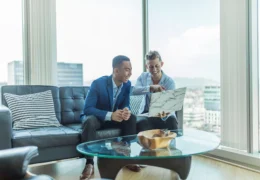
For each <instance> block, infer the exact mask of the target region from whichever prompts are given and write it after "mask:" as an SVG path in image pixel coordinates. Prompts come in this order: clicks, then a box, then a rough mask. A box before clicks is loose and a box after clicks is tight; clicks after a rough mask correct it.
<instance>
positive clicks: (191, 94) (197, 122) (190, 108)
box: [183, 89, 205, 127]
mask: <svg viewBox="0 0 260 180" xmlns="http://www.w3.org/2000/svg"><path fill="white" fill-rule="evenodd" d="M183 109H184V110H183V122H184V123H185V125H187V126H189V127H190V126H191V127H201V126H202V125H203V123H204V112H205V110H204V107H203V90H202V89H187V91H186V95H185V99H184V106H183Z"/></svg>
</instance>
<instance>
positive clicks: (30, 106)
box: [4, 90, 60, 130]
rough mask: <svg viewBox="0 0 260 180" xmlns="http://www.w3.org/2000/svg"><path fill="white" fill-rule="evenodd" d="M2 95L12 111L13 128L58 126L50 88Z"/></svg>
mask: <svg viewBox="0 0 260 180" xmlns="http://www.w3.org/2000/svg"><path fill="white" fill-rule="evenodd" d="M4 96H5V100H6V102H7V104H8V107H9V108H10V110H11V112H12V117H13V129H16V130H17V129H29V128H40V127H50V126H55V127H58V126H60V123H59V121H58V120H57V118H56V115H55V112H54V104H53V98H52V94H51V91H50V90H48V91H44V92H39V93H33V94H27V95H15V94H10V93H4Z"/></svg>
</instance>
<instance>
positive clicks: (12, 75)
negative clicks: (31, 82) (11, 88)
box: [7, 61, 24, 85]
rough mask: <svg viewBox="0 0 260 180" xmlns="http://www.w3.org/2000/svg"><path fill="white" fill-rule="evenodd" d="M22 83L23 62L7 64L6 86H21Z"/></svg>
mask: <svg viewBox="0 0 260 180" xmlns="http://www.w3.org/2000/svg"><path fill="white" fill-rule="evenodd" d="M23 81H24V78H23V62H22V61H12V62H10V63H8V81H7V83H8V85H22V84H24V82H23Z"/></svg>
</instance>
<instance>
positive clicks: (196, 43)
mask: <svg viewBox="0 0 260 180" xmlns="http://www.w3.org/2000/svg"><path fill="white" fill-rule="evenodd" d="M162 54H163V56H164V61H165V62H166V65H165V67H164V68H165V70H166V71H167V72H168V73H170V74H169V75H170V76H174V77H176V76H178V77H204V78H211V79H214V80H219V79H220V30H219V25H215V26H199V27H195V28H189V29H187V30H185V31H183V32H182V33H180V34H179V35H176V36H173V37H170V38H168V41H167V44H166V47H165V49H163V50H162Z"/></svg>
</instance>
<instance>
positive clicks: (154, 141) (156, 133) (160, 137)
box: [137, 129, 177, 149]
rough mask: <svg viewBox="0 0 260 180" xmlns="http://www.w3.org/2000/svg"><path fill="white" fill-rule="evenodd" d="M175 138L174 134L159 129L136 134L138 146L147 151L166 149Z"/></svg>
mask: <svg viewBox="0 0 260 180" xmlns="http://www.w3.org/2000/svg"><path fill="white" fill-rule="evenodd" d="M176 136H177V134H176V133H174V132H171V131H163V130H161V129H153V130H147V131H142V132H139V133H138V134H137V137H138V140H139V143H140V145H141V146H143V147H144V148H147V149H158V148H166V147H168V145H169V143H170V142H171V140H172V139H173V138H175V137H176Z"/></svg>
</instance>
